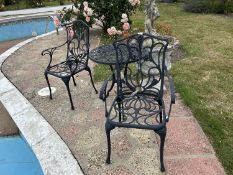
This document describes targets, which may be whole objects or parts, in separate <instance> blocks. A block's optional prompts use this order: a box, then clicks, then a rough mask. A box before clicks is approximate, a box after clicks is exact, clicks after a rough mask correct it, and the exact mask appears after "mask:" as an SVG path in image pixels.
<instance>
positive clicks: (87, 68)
mask: <svg viewBox="0 0 233 175" xmlns="http://www.w3.org/2000/svg"><path fill="white" fill-rule="evenodd" d="M86 70H87V71H88V73H89V75H90V77H91V83H92V86H93V88H94V89H95V93H96V94H98V91H97V90H96V88H95V85H94V81H93V78H92V74H91V69H90V67H88V66H87V67H86Z"/></svg>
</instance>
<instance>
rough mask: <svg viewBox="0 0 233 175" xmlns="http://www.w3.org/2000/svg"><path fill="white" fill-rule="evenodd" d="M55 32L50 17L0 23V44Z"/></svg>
mask: <svg viewBox="0 0 233 175" xmlns="http://www.w3.org/2000/svg"><path fill="white" fill-rule="evenodd" d="M52 30H55V27H54V24H53V20H52V18H51V17H41V18H33V19H20V20H16V21H10V22H3V23H0V42H1V41H9V40H14V39H21V38H26V37H32V36H37V35H41V34H44V33H47V32H50V31H52Z"/></svg>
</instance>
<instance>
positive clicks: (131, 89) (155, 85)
mask: <svg viewBox="0 0 233 175" xmlns="http://www.w3.org/2000/svg"><path fill="white" fill-rule="evenodd" d="M113 45H114V48H115V49H116V55H117V65H116V80H117V95H118V97H119V98H121V97H122V96H124V95H132V94H148V95H149V94H150V95H155V96H156V97H159V98H162V97H163V86H164V69H165V52H166V49H167V45H168V41H167V40H166V39H162V38H160V37H156V36H153V35H150V34H146V33H142V34H135V35H132V36H129V37H127V38H124V39H121V40H117V41H115V42H113ZM125 87H126V88H125Z"/></svg>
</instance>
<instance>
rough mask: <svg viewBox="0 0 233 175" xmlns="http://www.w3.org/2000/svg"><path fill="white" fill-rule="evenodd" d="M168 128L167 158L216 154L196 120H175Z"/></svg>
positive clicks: (170, 122)
mask: <svg viewBox="0 0 233 175" xmlns="http://www.w3.org/2000/svg"><path fill="white" fill-rule="evenodd" d="M167 128H168V129H167V137H166V142H165V156H177V155H201V154H213V153H214V151H213V148H212V146H211V145H210V143H209V141H208V139H207V137H206V136H205V135H204V133H203V132H202V131H201V129H200V127H199V126H198V123H197V122H196V120H195V119H194V118H173V119H171V120H170V121H169V123H168V124H167Z"/></svg>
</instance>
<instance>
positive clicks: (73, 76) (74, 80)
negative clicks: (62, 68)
mask: <svg viewBox="0 0 233 175" xmlns="http://www.w3.org/2000/svg"><path fill="white" fill-rule="evenodd" d="M72 79H73V82H74V86H76V85H77V84H76V82H75V79H74V75H72Z"/></svg>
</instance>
